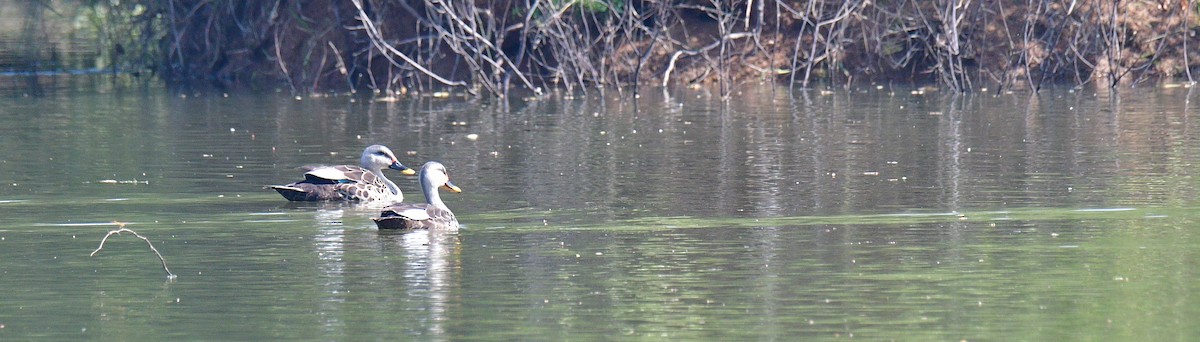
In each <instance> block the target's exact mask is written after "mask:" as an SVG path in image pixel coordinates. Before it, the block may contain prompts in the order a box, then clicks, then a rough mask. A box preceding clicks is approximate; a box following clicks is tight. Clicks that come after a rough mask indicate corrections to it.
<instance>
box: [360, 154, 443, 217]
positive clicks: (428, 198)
mask: <svg viewBox="0 0 1200 342" xmlns="http://www.w3.org/2000/svg"><path fill="white" fill-rule="evenodd" d="M419 177H420V179H421V191H422V192H424V193H425V203H396V204H392V205H390V206H388V207H386V208H383V212H381V213H379V217H376V218H371V219H372V220H375V225H376V226H379V229H442V230H457V229H458V219H456V218H454V213H453V212H450V208H447V207H446V203H443V202H442V197H441V195H439V194H438V188H439V187H440V188H443V189H446V190H449V191H451V192H462V189H460V188H459V187H458V186H455V185H454V184H453V183H450V176H449V175H448V174H447V173H446V166H444V165H442V163H439V162H434V161H431V162H428V163H425V165H424V166H421V173H420V176H419Z"/></svg>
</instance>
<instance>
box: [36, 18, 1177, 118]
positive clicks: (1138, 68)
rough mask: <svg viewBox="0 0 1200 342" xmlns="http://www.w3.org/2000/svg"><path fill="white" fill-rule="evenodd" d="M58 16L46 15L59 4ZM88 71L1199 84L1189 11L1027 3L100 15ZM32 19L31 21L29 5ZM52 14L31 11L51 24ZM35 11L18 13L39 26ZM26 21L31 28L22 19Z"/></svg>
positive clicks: (479, 87) (416, 86)
mask: <svg viewBox="0 0 1200 342" xmlns="http://www.w3.org/2000/svg"><path fill="white" fill-rule="evenodd" d="M61 3H67V2H51V5H52V6H54V5H59V4H61ZM82 7H84V9H83V10H82V12H81V13H85V14H79V15H77V17H80V18H87V19H88V20H80V19H76V22H77V23H79V22H83V23H85V24H79V25H76V26H77V27H84V26H87V25H92V26H94V27H95V29H93V30H91V32H95V35H96V36H97V37H99V38H100V41H101V42H100V46H101V47H100V48H98V49H97V50H98V53H99V55H101V56H103V58H98V60H102V61H104V62H106V63H107V64H109V65H106V66H97V67H99V68H105V67H112V68H113V69H117V67H119V68H120V69H121V70H131V71H142V70H145V71H151V72H153V73H155V74H157V75H159V76H161V77H162V78H163V79H165V80H167V82H172V83H192V82H200V83H210V84H213V85H216V86H218V87H227V88H243V87H284V88H286V89H290V90H291V91H293V92H295V93H319V92H330V91H336V92H346V91H378V92H386V93H393V94H397V93H406V92H409V91H413V90H419V91H430V90H434V89H446V88H451V89H457V90H462V91H467V92H471V93H475V94H492V95H503V94H506V93H507V92H508V91H509V90H512V89H521V88H525V89H532V90H539V89H551V88H562V89H567V90H573V89H588V88H593V87H614V86H616V87H636V88H645V87H663V86H707V87H715V88H718V89H720V90H721V91H722V92H726V93H728V92H729V90H731V89H733V88H735V87H737V86H738V85H739V84H743V83H746V82H761V81H770V82H780V83H784V84H789V85H795V86H799V87H808V86H811V85H813V84H814V82H819V83H820V84H827V85H832V86H854V85H862V84H864V83H906V84H930V85H937V86H939V87H942V88H944V89H951V90H961V91H966V90H972V89H978V88H983V87H991V88H992V89H1038V88H1040V87H1042V86H1043V85H1045V84H1061V83H1072V84H1076V85H1086V84H1092V85H1094V86H1119V85H1136V84H1142V83H1151V82H1158V81H1161V80H1165V79H1170V80H1183V81H1185V82H1190V81H1192V80H1193V75H1192V72H1191V69H1195V68H1196V67H1198V66H1200V62H1197V61H1196V58H1195V56H1197V55H1198V54H1200V51H1197V45H1200V44H1197V42H1196V34H1197V31H1198V29H1197V27H1198V24H1197V20H1196V17H1197V8H1198V7H1197V5H1195V4H1192V3H1189V2H1178V3H1176V2H1168V3H1157V2H1155V3H1151V2H1121V3H1118V4H1115V5H1114V4H1112V3H1105V4H1096V3H1092V2H1086V3H1084V2H1069V3H1057V2H1054V3H1044V2H1038V3H1031V2H1026V1H997V2H970V1H948V0H939V1H928V2H910V1H866V0H850V1H843V2H833V1H800V2H785V1H731V2H723V3H714V2H706V1H685V2H643V1H620V0H588V1H571V2H563V1H534V2H531V3H515V2H498V3H492V2H482V1H481V2H474V3H466V2H444V1H441V2H439V1H405V2H399V3H395V2H383V1H369V0H353V1H349V2H346V1H329V0H315V1H301V2H284V1H262V2H240V1H232V0H216V1H196V0H171V1H165V2H159V1H124V2H119V3H112V2H102V3H98V4H95V5H92V6H90V7H89V6H82ZM39 8H41V7H39ZM50 10H52V8H49V7H46V9H43V10H41V11H50ZM37 11H38V10H37V9H36V8H34V9H30V10H27V12H37ZM28 17H31V18H36V16H28Z"/></svg>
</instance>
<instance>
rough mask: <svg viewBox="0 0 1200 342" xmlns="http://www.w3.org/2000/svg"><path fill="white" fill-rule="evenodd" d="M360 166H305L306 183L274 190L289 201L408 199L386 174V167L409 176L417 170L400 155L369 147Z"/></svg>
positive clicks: (376, 146) (274, 187)
mask: <svg viewBox="0 0 1200 342" xmlns="http://www.w3.org/2000/svg"><path fill="white" fill-rule="evenodd" d="M358 165H359V166H353V165H335V166H325V165H309V166H302V167H300V168H301V169H303V170H305V171H307V172H305V173H304V180H302V181H299V182H295V183H292V184H288V185H272V186H271V188H272V189H275V191H278V192H279V194H280V195H283V197H284V198H287V199H288V200H289V201H362V202H371V201H387V202H398V201H403V200H404V194H403V193H401V192H400V188H399V187H397V186H396V183H392V181H391V180H389V179H388V178H387V176H384V175H383V171H382V170H383V168H385V167H386V168H389V169H393V170H398V171H400V173H403V174H405V175H412V174H416V172H415V171H413V170H412V169H410V168H408V167H407V166H404V164H400V162H399V161H398V160H396V154H394V153H392V150H390V149H388V148H387V147H386V146H383V145H371V146H367V148H366V149H365V150H363V153H362V158H360V159H359V164H358Z"/></svg>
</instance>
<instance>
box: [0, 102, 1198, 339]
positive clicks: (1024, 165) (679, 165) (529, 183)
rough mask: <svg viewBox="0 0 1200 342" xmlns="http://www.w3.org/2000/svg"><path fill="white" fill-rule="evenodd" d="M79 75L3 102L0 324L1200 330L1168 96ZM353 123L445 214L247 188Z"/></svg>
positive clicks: (1181, 127)
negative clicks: (539, 87)
mask: <svg viewBox="0 0 1200 342" xmlns="http://www.w3.org/2000/svg"><path fill="white" fill-rule="evenodd" d="M84 80H85V81H79V80H78V79H76V80H73V81H62V82H60V83H56V84H58V86H56V87H51V88H49V89H40V90H39V92H37V94H41V95H38V96H29V95H27V94H29V92H26V91H23V89H20V88H14V89H7V88H6V89H5V90H3V91H0V94H2V96H0V127H4V131H5V133H4V134H0V144H2V146H4V147H5V148H4V149H3V151H2V152H0V181H2V182H0V288H2V289H4V292H3V296H0V298H2V299H0V340H72V339H103V340H175V339H187V340H447V341H449V340H455V341H457V340H502V341H507V340H555V341H556V340H724V341H731V340H813V339H845V338H855V339H866V340H1195V339H1196V338H1197V337H1200V331H1197V330H1200V329H1198V328H1196V325H1195V324H1194V321H1193V319H1194V317H1197V316H1200V303H1198V301H1197V299H1196V298H1197V295H1200V291H1198V290H1197V288H1196V286H1195V285H1194V284H1197V283H1200V276H1198V274H1197V272H1196V271H1194V269H1195V268H1194V265H1195V264H1196V263H1197V262H1200V259H1198V258H1197V256H1196V251H1200V241H1198V240H1197V231H1198V230H1200V223H1197V220H1198V219H1200V210H1197V209H1200V205H1198V203H1197V200H1196V198H1197V195H1198V194H1200V191H1198V185H1200V182H1198V181H1197V180H1196V177H1195V176H1196V173H1197V171H1196V168H1195V167H1194V165H1196V164H1197V162H1198V160H1197V158H1200V154H1198V153H1197V151H1198V148H1200V124H1198V123H1197V122H1196V120H1195V118H1194V116H1195V115H1197V110H1196V109H1194V108H1192V107H1191V106H1190V105H1189V103H1190V101H1189V99H1191V98H1195V95H1193V94H1191V90H1190V89H1188V88H1182V87H1180V88H1159V89H1140V90H1128V89H1125V90H1122V92H1121V93H1119V94H1118V93H1109V92H1106V91H1102V92H1099V93H1097V92H1096V91H1094V90H1075V91H1072V90H1069V89H1052V90H1048V91H1045V92H1043V93H1042V94H1039V95H1036V96H1030V95H1029V94H1000V95H995V94H993V93H979V94H968V95H961V96H952V95H948V94H941V93H936V92H935V93H932V94H930V93H927V94H925V95H914V94H911V93H910V92H909V91H908V90H905V89H874V88H867V89H863V90H854V91H834V92H833V93H832V94H821V93H818V92H795V93H789V92H787V91H786V90H783V89H770V88H755V87H747V89H746V90H745V91H744V92H743V93H741V94H739V96H738V97H736V98H735V100H734V101H732V102H729V103H722V102H721V101H720V100H719V98H716V97H713V96H711V95H710V94H707V93H705V92H703V91H699V90H684V91H677V92H674V93H672V94H671V96H672V97H663V96H662V95H661V94H643V96H641V97H640V98H638V99H633V98H631V97H630V96H629V94H627V93H626V94H617V93H616V92H613V93H609V94H606V95H607V96H605V97H601V96H600V95H598V94H592V95H588V96H578V97H567V96H552V97H548V98H546V99H542V100H537V101H523V100H512V101H511V102H509V103H507V105H501V104H500V103H496V102H494V101H463V100H461V99H432V98H416V99H402V100H400V101H397V102H374V101H370V100H369V99H368V98H364V97H344V96H339V97H319V98H300V99H297V98H294V97H292V96H288V95H284V94H278V93H265V94H254V95H247V94H230V95H228V97H226V96H224V95H223V94H221V93H219V92H179V91H171V90H164V89H158V88H155V87H129V86H114V85H112V84H108V83H104V82H97V84H100V85H91V83H89V82H86V79H84ZM14 83H16V82H14ZM22 83H23V82H22ZM505 107H507V108H505ZM472 134H474V135H472ZM374 143H381V144H385V145H388V146H390V147H392V149H393V150H395V151H397V152H398V154H400V159H401V161H402V162H404V163H405V164H407V165H410V166H413V165H420V164H421V163H422V162H423V161H425V160H431V159H436V160H439V161H442V162H443V163H445V164H446V165H447V167H448V168H449V170H450V175H451V178H452V179H453V181H454V183H455V184H457V185H459V186H460V187H462V188H463V189H464V192H463V193H461V194H443V199H445V200H446V202H447V203H448V205H450V207H451V208H452V209H453V210H454V211H455V213H456V214H457V215H458V217H459V221H460V222H462V223H463V224H464V225H465V227H464V228H463V229H462V230H461V231H460V232H459V233H457V234H447V233H439V232H412V233H399V234H396V233H381V232H379V231H377V230H376V229H375V227H374V224H373V223H372V221H370V219H369V218H370V217H371V216H372V215H374V214H375V213H376V210H375V209H372V208H363V207H356V206H350V205H339V204H295V203H287V202H286V201H284V200H283V199H282V198H281V197H279V196H278V195H276V194H275V193H274V192H272V191H270V190H265V189H263V186H264V185H269V184H283V183H287V182H290V181H294V180H298V179H299V178H300V172H298V171H297V170H296V169H295V167H296V166H300V165H305V164H312V163H348V164H352V163H355V161H356V160H357V158H358V153H359V152H360V151H361V150H362V148H363V147H365V146H366V145H369V144H374ZM389 175H390V177H392V178H393V179H394V180H396V181H397V183H398V184H399V185H400V187H401V188H402V189H404V190H405V191H406V192H407V195H408V198H409V199H412V200H420V199H421V195H420V192H419V191H417V190H416V181H415V179H413V178H411V177H404V176H401V175H399V174H398V173H391V174H389ZM114 221H115V222H120V223H121V224H124V227H125V228H128V229H131V230H134V231H136V232H137V233H138V234H140V235H142V236H145V237H147V238H148V239H149V240H150V241H151V242H152V243H153V244H154V246H155V247H156V248H157V249H158V250H159V251H160V252H161V253H162V256H163V258H164V259H165V261H166V263H167V265H168V267H169V268H170V270H171V271H172V272H173V273H174V274H176V275H177V277H176V278H173V279H171V278H168V277H167V274H166V272H165V271H164V270H163V267H162V264H161V263H160V261H159V259H158V257H157V256H155V255H154V252H153V251H151V250H150V249H149V248H148V246H147V244H146V242H144V241H142V240H140V239H138V238H137V237H135V236H133V235H131V234H128V233H125V234H121V235H116V236H113V237H110V238H109V239H108V240H107V242H106V244H105V246H104V248H103V249H102V250H100V251H99V252H98V253H96V255H95V256H89V254H90V253H92V252H93V251H94V250H96V248H97V247H98V246H99V243H100V240H101V238H103V237H104V235H105V233H106V232H108V231H109V230H113V229H116V228H117V227H118V225H117V224H115V223H113V222H114Z"/></svg>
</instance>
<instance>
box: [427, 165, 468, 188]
mask: <svg viewBox="0 0 1200 342" xmlns="http://www.w3.org/2000/svg"><path fill="white" fill-rule="evenodd" d="M421 178H422V179H423V181H425V182H427V183H428V186H429V187H430V188H436V187H441V188H442V189H446V190H447V191H450V192H462V189H461V188H459V187H458V186H455V185H454V183H450V174H449V173H447V172H446V166H445V165H442V163H439V162H432V161H431V162H428V163H425V166H422V167H421Z"/></svg>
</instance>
